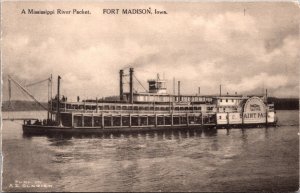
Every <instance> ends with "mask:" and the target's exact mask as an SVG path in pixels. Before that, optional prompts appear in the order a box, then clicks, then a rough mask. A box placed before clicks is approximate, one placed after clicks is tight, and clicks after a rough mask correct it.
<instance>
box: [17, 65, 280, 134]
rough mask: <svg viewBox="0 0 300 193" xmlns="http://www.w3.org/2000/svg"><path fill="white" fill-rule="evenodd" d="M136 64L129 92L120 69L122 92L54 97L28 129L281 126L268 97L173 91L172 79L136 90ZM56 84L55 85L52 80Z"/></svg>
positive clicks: (38, 131) (29, 122)
mask: <svg viewBox="0 0 300 193" xmlns="http://www.w3.org/2000/svg"><path fill="white" fill-rule="evenodd" d="M133 73H134V69H133V68H130V69H129V79H130V81H129V91H128V92H124V88H123V85H124V83H123V78H124V76H127V75H125V74H124V71H123V70H120V94H119V95H118V96H113V97H106V98H102V99H95V100H82V101H80V99H79V97H78V98H77V101H76V102H71V101H68V100H67V98H66V97H64V96H63V97H61V96H60V79H61V77H60V76H58V86H57V95H56V97H55V98H52V97H51V100H50V101H49V102H48V118H47V119H45V120H43V121H35V122H33V121H32V120H24V124H23V132H24V133H36V134H43V133H44V134H46V133H51V132H67V133H72V132H86V133H89V132H96V133H99V132H100V133H105V132H126V131H150V130H171V129H185V130H186V129H202V128H207V129H216V128H231V127H257V126H269V125H276V123H277V117H276V111H275V109H274V104H269V103H268V102H267V96H242V95H237V94H235V95H228V94H227V95H222V94H221V88H220V95H219V96H204V95H198V94H197V95H181V94H180V81H178V94H175V93H173V94H168V93H167V88H166V80H164V79H161V78H160V77H159V75H157V78H156V79H151V80H148V84H149V85H148V91H147V92H140V93H138V92H134V87H133V86H134V85H133V76H134V74H133ZM51 85H52V84H51Z"/></svg>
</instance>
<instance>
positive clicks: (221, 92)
mask: <svg viewBox="0 0 300 193" xmlns="http://www.w3.org/2000/svg"><path fill="white" fill-rule="evenodd" d="M220 96H222V85H221V84H220Z"/></svg>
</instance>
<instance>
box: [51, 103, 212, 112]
mask: <svg viewBox="0 0 300 193" xmlns="http://www.w3.org/2000/svg"><path fill="white" fill-rule="evenodd" d="M53 108H54V109H55V108H56V106H55V105H54V106H53ZM60 108H66V109H78V110H96V109H97V106H89V105H86V106H84V105H73V106H72V105H70V104H67V105H66V106H65V105H64V104H60ZM173 109H174V110H175V111H188V110H189V111H192V110H200V111H201V110H202V108H201V107H200V106H189V107H188V106H186V107H173ZM213 109H214V107H213V106H208V107H206V110H208V111H212V110H213ZM98 110H137V111H138V110H140V111H143V110H145V111H154V110H155V111H170V110H172V107H169V106H165V107H164V106H163V107H161V106H156V107H154V106H111V105H104V106H98Z"/></svg>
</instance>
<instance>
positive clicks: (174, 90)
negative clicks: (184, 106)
mask: <svg viewBox="0 0 300 193" xmlns="http://www.w3.org/2000/svg"><path fill="white" fill-rule="evenodd" d="M175 87H176V85H175V77H173V95H175V93H176V88H175Z"/></svg>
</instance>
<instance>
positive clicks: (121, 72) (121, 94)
mask: <svg viewBox="0 0 300 193" xmlns="http://www.w3.org/2000/svg"><path fill="white" fill-rule="evenodd" d="M123 75H124V71H123V70H120V100H121V101H123Z"/></svg>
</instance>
